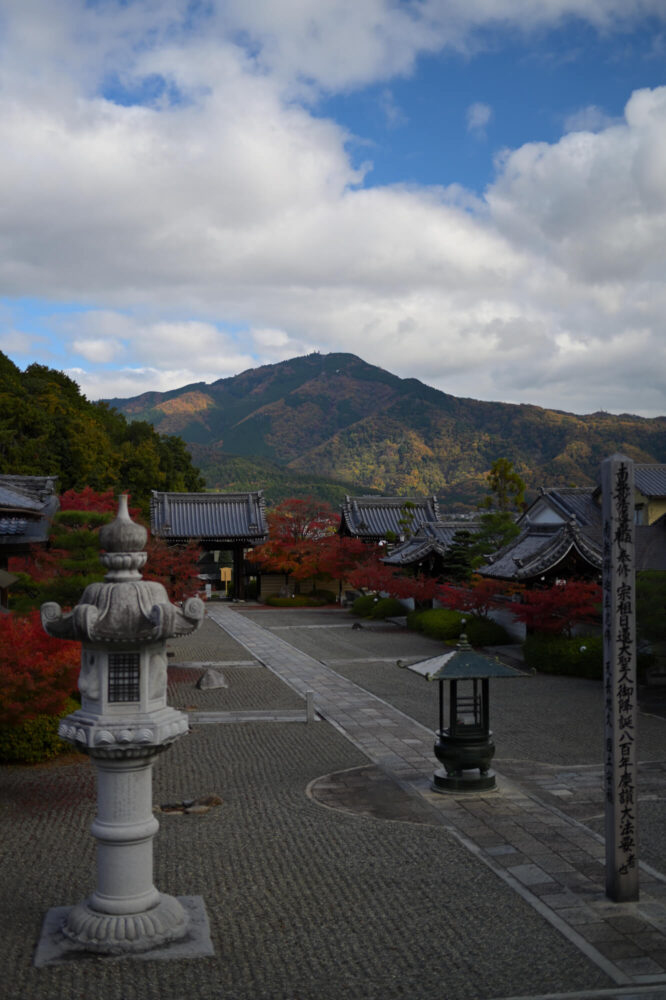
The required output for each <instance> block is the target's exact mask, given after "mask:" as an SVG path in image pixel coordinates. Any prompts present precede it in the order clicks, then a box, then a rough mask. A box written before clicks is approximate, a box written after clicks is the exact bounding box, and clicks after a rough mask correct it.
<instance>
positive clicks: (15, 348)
mask: <svg viewBox="0 0 666 1000" xmlns="http://www.w3.org/2000/svg"><path fill="white" fill-rule="evenodd" d="M41 339H42V338H38V337H34V336H33V335H32V334H29V333H23V332H22V331H21V330H13V329H9V330H6V331H5V332H4V333H0V351H3V352H4V353H5V354H18V355H29V354H30V353H31V351H34V350H36V349H39V347H41V343H40V341H41Z"/></svg>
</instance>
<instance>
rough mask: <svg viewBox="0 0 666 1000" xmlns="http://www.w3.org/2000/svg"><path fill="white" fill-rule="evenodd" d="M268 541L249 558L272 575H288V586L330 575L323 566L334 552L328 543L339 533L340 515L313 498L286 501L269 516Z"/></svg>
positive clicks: (295, 498)
mask: <svg viewBox="0 0 666 1000" xmlns="http://www.w3.org/2000/svg"><path fill="white" fill-rule="evenodd" d="M266 520H267V522H268V541H266V542H264V543H263V544H262V545H258V546H257V547H256V548H255V549H253V550H252V551H251V552H250V553H248V557H247V558H248V559H249V560H250V561H251V562H255V563H259V564H260V566H261V567H262V568H263V569H264V570H265V571H267V572H270V573H284V577H285V586H288V585H289V580H290V578H293V580H294V582H295V583H296V585H297V587H296V589H298V584H299V583H301V582H302V581H303V580H307V579H310V578H311V577H315V576H317V575H319V574H320V573H323V572H326V571H325V570H324V569H323V568H322V567H323V564H324V562H325V561H326V554H327V553H330V551H332V550H331V549H330V548H327V546H326V544H325V543H326V542H327V540H328V539H331V538H332V537H333V536H334V535H335V533H336V532H337V530H338V525H339V524H340V516H339V515H338V514H337V513H336V512H335V511H334V510H333V508H332V507H331V506H330V505H329V504H327V503H323V502H320V501H317V500H314V499H313V498H312V497H306V498H304V499H301V498H299V497H291V498H289V499H287V500H283V501H282V503H280V504H278V505H277V507H275V508H274V509H273V510H271V511H269V512H268V514H267V515H266Z"/></svg>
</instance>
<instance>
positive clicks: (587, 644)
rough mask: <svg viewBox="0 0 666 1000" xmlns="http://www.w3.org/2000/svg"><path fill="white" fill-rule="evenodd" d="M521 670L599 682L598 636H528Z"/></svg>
mask: <svg viewBox="0 0 666 1000" xmlns="http://www.w3.org/2000/svg"><path fill="white" fill-rule="evenodd" d="M523 653H524V656H525V666H526V667H529V668H530V669H531V670H536V671H538V672H539V673H542V674H565V675H567V676H569V677H586V678H588V679H589V680H601V679H602V677H603V674H604V661H603V640H602V639H601V637H600V636H588V635H586V636H574V637H573V638H569V637H568V636H563V635H543V634H538V633H537V634H535V635H530V636H528V637H527V639H526V640H525V643H524V645H523Z"/></svg>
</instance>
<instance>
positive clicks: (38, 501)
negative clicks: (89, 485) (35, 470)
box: [0, 475, 59, 556]
mask: <svg viewBox="0 0 666 1000" xmlns="http://www.w3.org/2000/svg"><path fill="white" fill-rule="evenodd" d="M56 482H57V477H55V476H3V475H0V554H2V555H3V556H6V555H10V554H12V553H17V552H20V551H26V550H27V549H28V547H29V546H30V545H34V544H39V543H43V542H46V541H47V539H48V537H49V531H50V527H51V518H52V517H53V515H54V514H55V513H56V511H57V510H58V507H59V500H58V496H57V494H56Z"/></svg>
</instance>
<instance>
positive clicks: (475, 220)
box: [0, 0, 666, 412]
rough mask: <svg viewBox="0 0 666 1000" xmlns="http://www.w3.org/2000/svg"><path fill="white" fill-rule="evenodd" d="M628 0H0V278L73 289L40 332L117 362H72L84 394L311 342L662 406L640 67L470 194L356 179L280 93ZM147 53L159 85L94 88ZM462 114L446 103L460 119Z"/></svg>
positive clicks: (657, 185)
mask: <svg viewBox="0 0 666 1000" xmlns="http://www.w3.org/2000/svg"><path fill="white" fill-rule="evenodd" d="M660 2H661V0H660ZM0 3H1V0H0ZM188 10H190V11H195V13H194V14H191V16H190V19H189V21H188V19H187V16H186V15H187V11H188ZM209 10H210V11H212V13H211V14H210V15H209V14H208V13H207V11H209ZM650 10H653V11H654V12H655V13H657V14H658V13H660V8H659V5H658V3H657V2H656V0H655V2H654V3H651V2H649V0H645V2H642V0H622V2H620V0H550V2H549V3H548V4H531V3H526V2H525V0H495V2H494V3H493V4H492V5H488V4H487V3H485V2H483V3H482V2H481V0H466V2H463V0H457V2H453V3H451V2H449V3H446V4H445V3H444V2H443V0H442V2H439V0H424V2H423V3H421V4H410V3H405V4H400V5H396V4H394V3H389V2H388V0H386V2H384V0H368V2H367V3H361V4H359V3H357V2H354V0H339V2H338V3H335V4H321V2H319V0H317V2H315V0H289V2H287V0H285V3H281V4H279V5H276V4H274V3H271V2H268V0H262V2H260V0H258V2H257V3H253V4H247V3H246V2H242V3H241V0H229V2H227V3H226V4H224V5H222V4H218V5H216V4H212V5H210V6H209V5H201V7H200V8H197V9H196V10H195V8H191V7H190V6H189V5H187V4H186V3H185V0H182V2H181V0H159V2H158V0H147V2H146V3H144V4H130V5H121V6H116V5H115V4H102V5H97V6H86V5H85V4H84V3H83V0H81V2H79V0H69V2H63V4H62V5H59V9H58V16H57V17H56V15H55V12H54V8H53V5H51V4H49V3H46V0H41V2H39V0H31V2H29V3H26V4H24V5H13V4H12V5H10V8H8V9H7V10H6V11H5V21H6V25H5V27H6V32H5V41H4V42H0V138H1V139H2V148H3V156H2V157H0V185H1V188H2V190H3V192H4V194H5V197H3V199H2V202H1V203H0V233H2V250H3V252H2V255H0V294H4V295H5V296H7V297H8V298H17V299H18V298H21V297H24V296H35V295H36V294H39V295H41V296H43V297H44V298H45V299H48V298H49V297H50V298H52V299H53V300H56V301H68V300H69V301H78V302H80V303H84V304H85V309H86V311H82V312H81V314H80V315H78V316H76V317H74V318H72V317H71V316H69V317H67V319H62V320H60V321H59V323H60V330H61V332H62V333H63V335H64V336H65V337H66V338H67V340H68V341H69V342H71V345H72V347H73V349H74V350H75V351H77V352H78V354H79V355H81V356H83V357H85V358H86V359H87V360H89V361H90V362H91V364H107V365H108V364H109V363H110V362H112V361H117V360H118V359H122V360H123V361H124V362H125V363H126V365H127V367H126V368H125V369H123V370H122V371H121V372H112V371H110V370H109V369H105V370H102V371H100V372H99V373H97V374H94V373H90V372H87V371H83V370H81V369H77V370H76V372H77V374H74V375H73V377H76V378H77V379H78V380H80V381H81V384H82V386H83V388H84V391H85V392H86V394H87V395H89V396H91V397H92V398H95V397H96V396H100V395H101V396H110V395H120V396H123V395H135V394H137V393H138V392H141V391H144V390H145V389H146V387H148V386H149V387H150V388H154V389H160V388H175V387H176V386H178V385H183V384H186V383H188V382H196V381H211V380H213V379H215V378H219V377H222V376H225V375H229V374H234V373H235V372H238V371H240V370H243V369H245V368H249V367H252V366H253V365H254V364H257V363H260V362H264V361H273V360H280V359H281V358H284V357H289V356H292V355H293V354H298V353H303V352H306V351H308V350H311V349H312V347H313V346H316V347H318V348H320V349H321V350H322V351H327V350H347V351H352V352H354V353H358V354H360V355H361V356H363V357H365V358H366V359H367V360H369V361H372V362H374V363H377V364H380V365H382V366H384V367H386V368H389V369H391V370H394V371H397V372H399V373H400V374H403V375H415V376H417V377H421V378H423V379H424V380H425V381H426V382H429V383H430V384H437V385H439V387H441V388H443V389H446V390H447V391H451V392H456V393H458V394H464V395H471V396H477V397H482V398H506V399H512V400H513V401H524V402H534V403H542V404H543V405H550V406H553V405H554V406H558V405H559V406H562V407H566V408H568V409H575V410H580V411H584V410H591V409H599V408H601V407H603V408H606V409H627V410H641V411H642V412H664V410H666V405H665V404H664V400H663V389H661V390H660V388H659V385H658V378H657V374H656V373H658V372H659V371H660V370H661V372H663V371H664V365H663V362H664V360H666V359H665V358H664V348H663V347H662V345H661V341H662V339H663V338H662V336H661V331H662V326H663V315H664V310H665V309H666V301H664V299H665V293H664V286H663V263H662V262H663V258H664V247H665V246H666V138H665V137H666V88H657V89H654V90H644V91H638V92H636V93H635V94H634V95H633V96H632V97H631V99H630V100H629V102H628V104H627V108H626V115H625V117H624V119H623V120H622V121H620V122H609V121H607V120H606V119H605V118H604V117H603V113H597V112H598V109H589V108H588V109H585V111H584V113H583V112H579V113H578V118H571V119H570V120H569V122H568V127H569V129H570V131H569V133H568V134H566V135H564V136H563V137H562V138H561V139H560V141H559V142H556V143H552V144H547V143H529V144H526V145H524V146H522V147H521V148H519V149H515V150H512V151H508V152H506V153H505V154H504V156H503V158H502V159H501V160H500V161H499V163H498V174H497V179H496V181H495V183H494V184H493V185H491V187H490V188H489V189H488V191H487V192H486V197H485V200H482V199H479V198H476V197H474V196H473V195H472V194H470V193H469V192H466V191H465V190H464V189H463V188H461V187H460V186H458V187H451V188H447V189H442V188H430V189H425V188H419V187H416V186H412V187H407V186H392V187H383V188H369V187H368V188H362V187H360V186H359V185H360V182H361V180H362V177H363V173H362V171H359V170H357V169H355V168H354V167H353V166H352V164H351V161H350V158H349V155H348V152H347V148H346V144H347V142H348V140H349V136H348V135H347V134H346V132H345V131H344V129H342V128H341V127H339V126H338V125H337V124H336V123H335V122H332V121H329V120H324V119H322V118H319V117H316V116H315V115H314V114H313V113H311V111H310V110H309V105H308V104H307V103H303V98H304V95H305V96H306V97H307V99H308V100H312V101H314V100H315V98H316V94H317V92H318V91H319V90H326V89H329V90H340V91H347V90H348V89H349V88H352V87H354V86H358V85H360V84H363V83H368V82H378V81H386V80H388V79H390V78H393V77H395V76H396V75H398V74H407V73H409V72H410V71H411V69H412V67H413V65H414V60H415V59H416V58H417V57H418V55H419V54H422V53H424V52H428V51H430V52H433V51H436V50H437V49H438V48H441V47H442V46H445V45H455V46H458V47H459V48H465V47H466V46H469V45H473V44H474V41H473V32H474V29H475V28H477V27H482V26H484V25H485V26H487V25H489V24H493V23H500V22H503V23H504V22H506V23H508V24H511V25H514V26H516V25H520V26H522V27H524V28H525V30H528V29H530V28H532V27H538V26H539V25H540V24H545V23H557V22H558V19H560V18H561V17H564V16H567V15H572V14H575V15H578V16H580V17H583V18H586V19H587V20H589V21H590V22H591V23H593V24H596V25H601V24H605V25H606V26H607V27H608V26H612V24H613V23H614V22H617V21H618V19H621V18H622V17H630V16H631V15H633V14H636V13H637V12H640V11H643V12H645V11H650ZM197 11H198V12H197ZM489 11H490V12H491V14H489V13H488V12H489ZM198 17H201V18H203V19H204V20H203V21H202V22H200V21H198V20H197V18H198ZM56 22H57V23H56ZM167 29H168V30H167ZM470 32H471V33H472V34H470ZM239 37H243V38H244V39H245V40H246V45H245V47H244V48H243V47H240V46H239V45H238V44H237V40H238V38H239ZM141 42H143V43H144V44H140V43H141ZM114 74H115V76H114ZM148 74H157V75H161V76H162V77H163V78H164V80H165V81H166V82H167V83H168V84H169V86H171V87H172V88H173V92H174V93H175V94H176V95H178V99H174V100H170V99H169V98H168V96H165V93H166V91H165V93H163V94H162V95H161V96H160V97H159V98H158V99H156V100H155V102H153V104H151V103H150V102H148V104H147V105H145V106H139V105H134V106H127V107H125V106H122V105H121V104H118V103H113V101H112V100H111V99H110V96H111V95H110V92H109V95H108V96H107V99H104V98H103V97H100V96H99V86H100V80H102V79H103V78H105V79H115V80H116V84H115V85H116V86H117V87H119V86H124V87H125V88H130V89H131V88H140V87H141V86H142V85H143V83H142V81H145V79H146V77H147V75H148ZM385 94H386V95H388V96H389V97H390V98H391V100H393V98H392V94H391V92H390V91H388V89H387V90H386V91H385ZM298 97H300V98H301V100H300V101H299V100H298V99H297V98H298ZM490 115H491V109H490V107H489V105H484V104H477V105H472V107H471V108H470V109H469V117H468V123H469V127H470V128H471V129H473V130H474V129H476V130H477V131H478V130H481V129H483V128H484V127H485V125H486V124H487V123H488V121H489V120H490ZM584 122H586V123H587V124H586V125H585V130H584V131H580V130H575V131H572V129H574V128H577V123H578V125H580V126H581V127H583V124H584ZM54 323H55V321H54ZM10 336H11V335H10V333H9V332H8V333H6V334H4V337H5V338H7V337H10ZM2 343H18V341H11V340H5V341H0V346H1V345H2ZM21 343H23V344H24V345H25V343H26V341H25V340H23V341H21ZM12 350H15V351H18V348H17V347H14V348H12ZM660 366H661V368H660ZM74 371H75V370H74V369H71V370H70V373H73V372H74ZM609 397H611V399H612V401H613V402H609Z"/></svg>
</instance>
